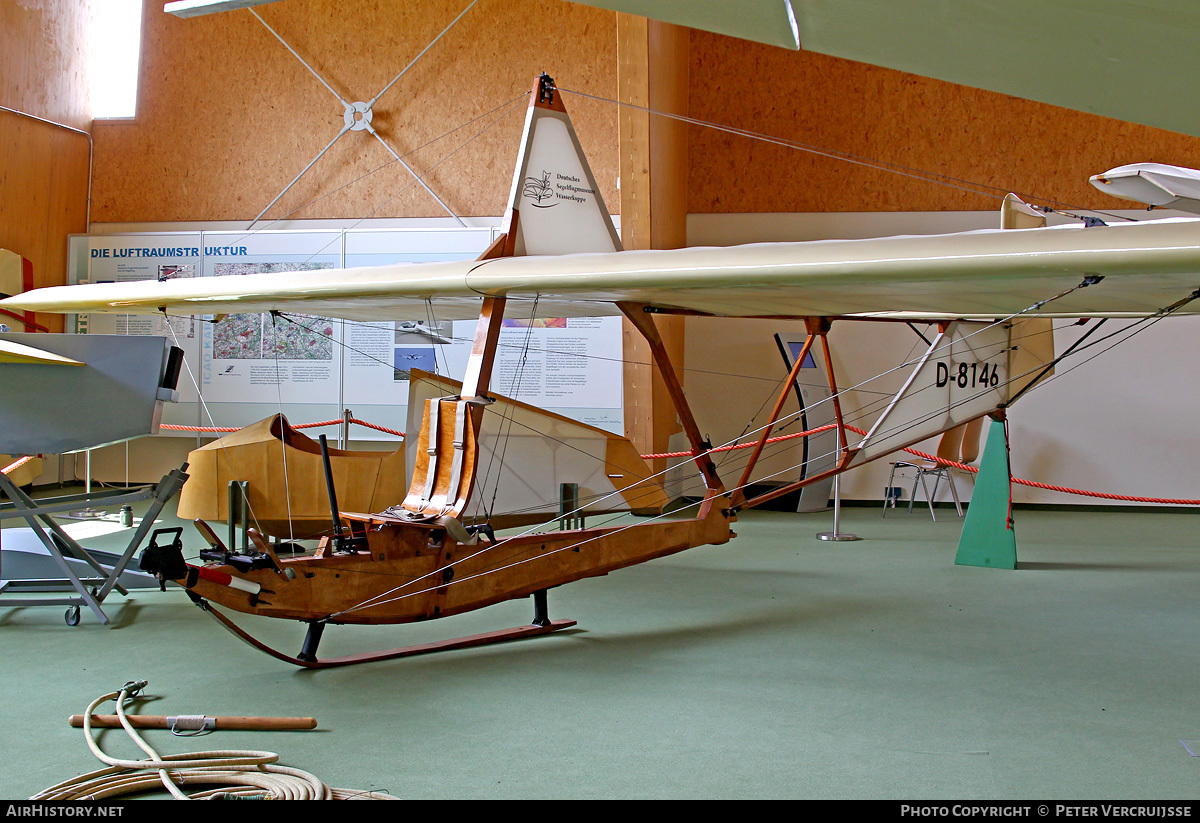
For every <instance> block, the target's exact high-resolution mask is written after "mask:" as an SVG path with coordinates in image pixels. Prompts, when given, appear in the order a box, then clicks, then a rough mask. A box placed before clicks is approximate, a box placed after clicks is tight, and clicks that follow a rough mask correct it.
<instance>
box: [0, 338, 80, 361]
mask: <svg viewBox="0 0 1200 823" xmlns="http://www.w3.org/2000/svg"><path fill="white" fill-rule="evenodd" d="M3 363H22V364H29V363H38V364H41V365H49V366H82V365H83V363H82V362H80V361H79V360H72V359H71V358H70V357H63V356H62V355H60V354H55V353H54V352H49V351H44V350H43V349H35V348H34V347H33V346H25V345H22V344H20V343H13V342H11V341H9V340H0V364H3Z"/></svg>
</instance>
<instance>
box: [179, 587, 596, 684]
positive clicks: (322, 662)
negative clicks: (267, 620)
mask: <svg viewBox="0 0 1200 823" xmlns="http://www.w3.org/2000/svg"><path fill="white" fill-rule="evenodd" d="M200 607H201V608H202V609H204V611H206V612H208V613H209V614H210V615H212V616H213V618H214V619H215V620H216V621H217V622H218V623H220V624H221V625H222V626H224V627H225V628H226V629H228V630H229V632H230V633H231V634H232V635H233V636H234V637H237V638H239V639H240V640H243V641H244V642H246V643H247V644H249V645H250V646H252V647H254V648H256V649H258V650H259V651H260V652H265V653H266V654H269V655H271V657H274V658H275V659H276V660H282V661H283V662H285V663H291V664H292V665H293V666H300V667H302V668H305V669H333V668H337V667H339V666H352V665H354V664H356V663H374V662H378V661H381V660H395V659H396V658H400V657H414V656H416V655H419V654H432V653H433V652H446V651H453V650H455V649H469V648H474V647H476V646H490V645H494V644H496V643H507V642H509V641H512V640H524V639H526V638H529V637H540V636H541V635H544V634H552V633H554V632H558V631H562V630H563V629H569V628H571V627H572V626H574V625H575V621H574V620H552V621H550V622H549V624H547V625H545V626H539V625H537V624H535V623H530V624H529V625H526V626H516V627H514V628H511V629H499V630H497V631H494V632H484V633H483V634H473V635H469V636H467V637H456V638H454V639H452V640H441V641H438V642H436V643H422V644H419V645H415V646H402V647H401V648H398V649H388V650H386V651H378V652H363V653H360V654H349V655H345V656H343V657H326V658H315V659H306V658H304V657H301V656H296V657H293V656H291V655H289V654H285V653H283V652H281V651H279V650H278V649H273V648H271V647H270V646H268V645H267V644H265V643H263V642H262V641H261V640H259V639H258V638H256V637H254V636H253V635H251V634H250V633H249V632H247V631H246V630H245V629H243V628H242V627H241V626H239V625H237V624H236V623H234V622H233V621H232V620H230V619H229V618H228V617H226V616H225V615H224V614H222V613H221V612H219V611H217V609H216V608H214V607H213V606H212V604H211V603H209V602H208V601H201V603H200Z"/></svg>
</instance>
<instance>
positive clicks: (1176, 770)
mask: <svg viewBox="0 0 1200 823" xmlns="http://www.w3.org/2000/svg"><path fill="white" fill-rule="evenodd" d="M961 522H962V521H960V520H958V519H957V518H955V517H954V516H953V512H952V511H951V512H946V513H943V512H939V520H938V522H936V523H933V522H931V521H930V518H929V516H928V513H927V512H926V513H924V514H921V513H918V512H915V511H914V513H913V514H912V515H905V514H903V513H902V512H900V513H897V514H892V515H889V516H888V517H887V518H881V517H880V515H879V510H878V509H875V508H847V509H845V510H844V511H843V515H842V521H841V527H842V530H843V531H849V532H853V533H856V534H858V535H859V536H861V537H862V538H863V539H862V540H860V541H858V542H843V543H829V542H822V541H819V540H817V539H816V538H815V534H816V533H817V532H821V531H828V530H829V528H830V525H831V521H830V516H829V515H828V514H817V515H795V514H791V515H789V514H782V513H774V512H751V513H749V514H746V515H744V516H743V517H742V519H741V520H740V522H739V523H738V526H737V531H738V533H739V537H738V538H737V539H736V540H734V541H732V542H730V543H729V544H728V545H726V546H714V547H704V548H699V549H693V550H691V551H688V552H685V553H683V554H679V555H675V556H673V557H669V558H665V559H662V560H658V561H655V562H651V563H648V564H645V565H642V566H639V567H636V568H633V569H628V570H625V571H621V572H617V573H614V574H612V575H609V576H608V577H604V578H599V579H594V580H589V581H584V582H581V583H576V584H573V585H570V586H566V587H563V588H561V589H556V590H554V591H553V592H552V593H551V598H550V605H551V616H553V617H571V618H574V619H576V620H578V621H579V626H578V628H577V629H576V630H573V631H571V632H567V633H563V634H560V635H556V636H551V637H544V638H538V639H533V640H527V641H522V642H520V643H513V644H507V645H501V646H494V647H490V648H485V649H476V650H468V651H459V652H449V653H444V654H441V655H434V656H425V657H419V658H410V659H406V660H396V661H389V662H383V663H375V664H369V665H365V666H359V667H351V668H344V669H334V670H327V671H317V672H308V671H299V670H295V669H293V668H291V667H289V666H288V665H286V664H283V663H280V662H278V661H276V660H274V659H272V658H269V657H267V656H265V655H263V654H261V653H259V652H256V651H254V650H253V649H251V648H250V647H248V646H246V645H244V644H242V643H241V642H240V641H238V640H237V639H235V638H234V637H232V636H231V635H229V634H228V633H226V632H225V631H223V630H222V629H221V628H220V627H219V626H218V625H217V624H216V623H215V622H214V621H213V620H212V619H211V618H210V617H208V616H207V615H205V614H203V613H202V612H201V611H200V610H198V609H197V608H196V607H194V606H192V605H191V604H190V603H189V602H188V601H187V599H186V597H185V596H184V595H183V593H182V592H181V591H180V590H178V589H172V590H169V591H167V592H166V593H160V592H158V591H157V590H153V591H139V592H137V593H135V594H133V595H132V596H131V597H129V598H128V599H123V598H120V597H116V596H114V597H113V598H112V599H110V600H109V601H108V603H107V604H106V605H107V609H108V611H109V613H110V615H112V616H113V617H114V618H115V619H114V625H113V626H112V627H104V626H101V625H99V624H98V622H97V621H96V619H95V618H94V617H92V616H91V615H90V614H88V613H87V612H86V610H85V613H84V615H83V620H82V623H81V625H79V626H77V627H74V628H71V627H68V626H66V625H65V624H64V621H63V609H62V608H61V607H37V608H0V654H2V656H3V664H2V666H0V690H2V692H3V694H4V695H5V700H4V702H3V709H2V710H0V746H2V752H3V759H4V762H5V765H6V767H5V768H4V769H3V770H0V797H3V798H7V799H13V798H21V797H27V796H29V795H31V794H33V793H35V792H37V791H39V790H40V789H42V788H44V787H46V786H48V785H50V784H53V783H56V782H58V781H60V780H63V779H66V778H68V777H71V776H73V775H74V774H76V773H79V772H84V771H90V770H93V769H95V768H98V767H99V765H100V764H99V763H98V761H96V760H95V759H94V758H93V756H92V755H91V753H90V752H89V751H88V749H87V747H86V745H85V743H84V740H83V736H82V732H81V731H80V730H76V729H71V728H69V727H68V725H67V722H66V719H67V716H68V715H70V714H72V713H79V712H82V711H83V710H84V708H85V707H86V705H87V704H88V703H89V702H90V701H91V700H92V699H93V698H95V697H97V696H99V695H101V694H103V693H105V692H108V691H111V690H114V689H116V688H118V687H119V686H120V685H121V684H123V683H124V682H126V681H128V680H134V679H146V680H148V681H149V684H150V685H149V687H148V689H147V691H148V693H149V694H151V695H153V696H154V697H156V698H157V699H156V700H154V701H152V702H149V703H146V704H144V706H143V708H142V711H143V712H145V713H147V714H209V715H217V714H229V715H253V714H261V715H312V716H315V717H316V718H317V719H318V722H319V724H320V728H319V730H318V731H310V732H276V733H266V732H223V733H217V734H212V735H208V736H204V737H200V738H196V739H182V738H180V739H176V738H172V737H171V736H170V735H169V734H168V733H167V732H163V731H158V732H148V733H147V735H148V737H149V739H150V740H151V742H152V743H153V744H154V745H156V746H157V747H158V748H159V750H160V751H162V752H164V753H167V752H184V751H196V750H200V749H226V748H237V749H268V750H271V751H275V752H278V753H279V754H280V755H281V762H283V763H285V764H287V765H290V766H294V767H296V768H300V769H304V770H307V771H310V772H312V773H314V774H316V775H317V776H318V777H320V778H321V779H322V780H324V781H325V782H326V783H328V784H330V785H334V786H340V787H347V788H357V789H379V790H385V791H388V792H390V793H392V794H394V795H397V796H399V797H401V798H702V797H705V798H706V797H712V798H775V797H779V798H964V799H1021V798H1045V799H1052V798H1088V799H1101V798H1112V799H1138V798H1157V799H1183V798H1195V797H1197V796H1198V795H1200V758H1194V757H1192V756H1190V754H1189V752H1188V749H1187V748H1185V746H1184V744H1183V743H1181V741H1192V740H1197V741H1200V711H1198V709H1200V690H1198V689H1197V683H1198V682H1200V677H1198V675H1200V671H1198V664H1197V656H1196V650H1197V648H1200V608H1198V607H1200V599H1198V598H1197V591H1198V587H1197V584H1198V583H1200V550H1198V547H1197V545H1196V539H1195V536H1194V535H1195V531H1196V525H1197V522H1198V521H1197V517H1196V515H1195V514H1193V513H1159V514H1145V513H1094V512H1092V513H1085V512H1051V511H1020V512H1018V521H1017V525H1018V537H1019V547H1020V549H1019V551H1020V555H1019V556H1020V566H1021V567H1020V568H1019V569H1018V570H1017V571H1015V572H1012V571H997V570H991V569H979V568H967V567H958V566H955V565H954V563H953V558H954V554H955V549H956V544H957V540H958V535H959V531H960V529H961ZM6 525H16V523H15V522H14V521H6ZM196 542H197V541H196V540H195V537H194V536H190V537H189V543H190V544H191V545H195V544H196ZM98 547H103V546H98ZM530 615H531V606H530V604H529V603H528V602H527V601H521V602H516V603H511V604H505V605H501V606H496V607H492V608H490V609H486V610H484V611H482V612H478V613H475V614H472V615H467V616H464V617H460V618H452V619H449V620H444V621H435V622H433V623H428V624H422V625H417V626H408V627H405V626H401V627H388V628H369V629H362V628H352V627H339V626H335V627H331V628H330V629H329V631H327V632H326V636H325V640H324V644H323V646H322V651H323V652H325V653H327V654H333V653H345V652H349V651H359V650H364V651H365V650H369V649H373V648H388V647H392V646H396V645H401V644H404V643H408V642H421V641H427V640H435V639H441V638H445V637H450V636H455V635H457V634H468V633H474V632H480V631H486V630H489V629H494V628H502V627H507V626H512V625H518V624H521V623H524V622H527V621H528V619H529V617H530ZM254 628H255V630H256V631H259V632H261V633H262V634H263V635H264V636H265V637H266V638H268V639H269V640H271V641H272V642H275V643H278V644H280V645H281V646H283V647H284V648H286V649H288V650H290V651H293V652H294V651H298V649H299V644H300V641H301V638H302V634H303V627H302V626H301V625H299V624H296V623H283V622H282V621H265V620H260V621H257V624H256V625H255V626H254ZM104 740H105V742H106V743H107V744H108V745H110V746H112V747H113V751H114V753H115V754H118V755H119V756H127V757H136V756H139V755H138V753H137V752H136V751H135V750H133V749H132V747H131V746H129V745H128V743H127V741H126V740H125V739H124V736H123V735H121V734H119V733H108V734H107V735H106V736H105V737H104ZM1190 745H1191V746H1192V749H1193V750H1195V751H1197V753H1200V743H1196V744H1190Z"/></svg>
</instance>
